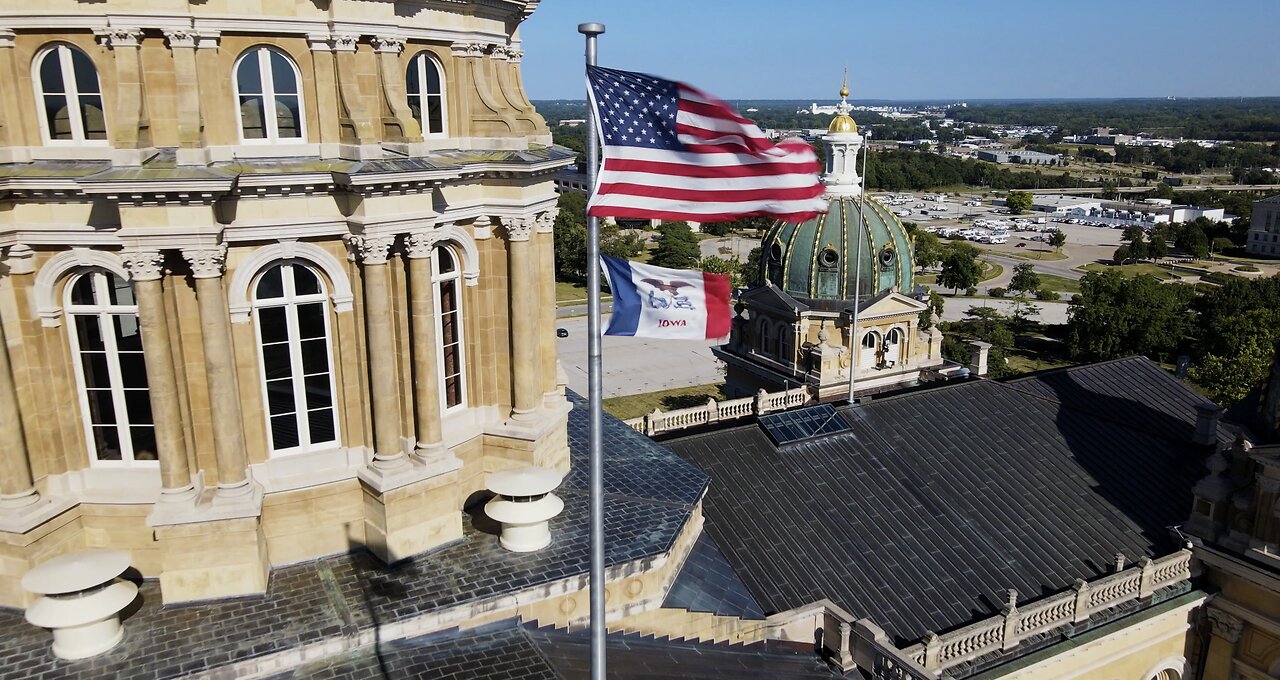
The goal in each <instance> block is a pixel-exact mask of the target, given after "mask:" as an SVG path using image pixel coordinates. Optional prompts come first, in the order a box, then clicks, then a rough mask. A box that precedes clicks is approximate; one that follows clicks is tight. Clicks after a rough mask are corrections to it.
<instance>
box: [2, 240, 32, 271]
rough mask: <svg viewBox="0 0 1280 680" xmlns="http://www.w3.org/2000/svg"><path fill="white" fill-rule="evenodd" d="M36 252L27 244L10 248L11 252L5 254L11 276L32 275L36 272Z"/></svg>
mask: <svg viewBox="0 0 1280 680" xmlns="http://www.w3.org/2000/svg"><path fill="white" fill-rule="evenodd" d="M35 256H36V251H34V250H32V249H31V246H29V245H27V244H25V243H15V244H13V245H11V246H9V252H8V253H5V256H4V263H5V266H7V267H8V268H9V274H30V273H31V272H34V271H35V270H36V260H35Z"/></svg>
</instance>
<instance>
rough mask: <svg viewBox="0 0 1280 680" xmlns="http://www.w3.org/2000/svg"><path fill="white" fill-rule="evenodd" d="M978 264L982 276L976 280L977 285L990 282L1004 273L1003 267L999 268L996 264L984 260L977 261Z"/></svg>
mask: <svg viewBox="0 0 1280 680" xmlns="http://www.w3.org/2000/svg"><path fill="white" fill-rule="evenodd" d="M979 262H980V263H982V276H981V277H979V278H978V283H982V282H983V281H990V280H991V279H994V278H995V277H997V276H1000V275H1001V274H1003V273H1004V267H1001V266H1000V265H999V264H998V263H995V262H988V261H986V260H979Z"/></svg>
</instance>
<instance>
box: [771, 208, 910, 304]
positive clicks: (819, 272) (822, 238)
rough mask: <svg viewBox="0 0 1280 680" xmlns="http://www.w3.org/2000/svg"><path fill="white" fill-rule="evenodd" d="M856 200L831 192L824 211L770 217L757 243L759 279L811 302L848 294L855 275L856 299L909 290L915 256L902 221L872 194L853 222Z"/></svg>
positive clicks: (849, 297)
mask: <svg viewBox="0 0 1280 680" xmlns="http://www.w3.org/2000/svg"><path fill="white" fill-rule="evenodd" d="M860 200H861V197H859V196H831V197H830V198H829V199H828V206H829V208H828V211H827V213H826V214H825V215H819V216H817V217H815V218H813V219H809V220H806V221H804V222H800V223H794V222H777V223H775V224H774V225H773V227H772V228H771V229H770V230H769V233H768V235H766V236H765V239H764V242H763V243H762V244H761V253H760V267H761V269H762V270H763V271H762V273H763V277H764V279H765V280H767V281H771V282H772V283H773V285H775V286H777V287H779V288H781V289H782V290H784V291H786V292H787V294H788V295H790V296H791V297H794V298H796V299H798V300H800V301H803V302H805V303H806V304H809V305H810V306H813V307H817V308H828V307H829V308H836V307H838V306H842V305H835V304H831V303H833V302H844V301H851V300H853V298H854V282H855V277H860V278H861V280H862V281H861V284H860V285H859V286H858V292H857V294H858V297H859V298H860V299H862V300H866V299H868V298H872V297H875V296H876V295H878V294H880V293H882V292H884V291H886V290H889V289H891V288H897V289H898V290H899V291H900V292H903V293H906V294H911V292H912V291H913V290H914V289H915V281H914V279H913V275H912V272H913V270H914V267H915V257H914V253H913V252H912V247H911V237H910V236H908V235H907V229H906V227H904V226H902V222H900V221H898V218H897V216H895V215H894V214H893V212H891V211H890V210H889V209H888V208H887V207H885V206H884V205H883V204H882V203H880V202H879V201H877V200H876V199H874V198H870V199H868V200H867V201H866V205H865V206H864V209H863V212H862V225H861V227H859V226H858V203H859V201H860ZM855 262H859V263H860V264H858V265H856V266H855V264H854V263H855ZM824 302H825V303H827V304H823V303H824ZM815 303H817V304H815Z"/></svg>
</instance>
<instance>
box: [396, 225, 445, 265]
mask: <svg viewBox="0 0 1280 680" xmlns="http://www.w3.org/2000/svg"><path fill="white" fill-rule="evenodd" d="M442 239H443V237H442V235H441V234H440V233H439V232H437V231H435V230H434V229H432V230H428V231H414V232H410V233H408V234H405V236H404V251H405V253H406V254H408V255H409V259H412V260H418V259H422V258H424V257H431V251H432V250H434V249H435V247H436V244H437V243H439V242H440V241H441V240H442Z"/></svg>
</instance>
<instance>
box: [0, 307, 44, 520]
mask: <svg viewBox="0 0 1280 680" xmlns="http://www.w3.org/2000/svg"><path fill="white" fill-rule="evenodd" d="M39 502H40V494H39V493H38V492H37V491H36V487H35V481H34V480H33V479H32V477H31V460H30V459H29V458H28V457H27V440H26V437H25V436H24V435H23V431H22V414H21V413H20V412H19V410H18V390H17V385H16V384H15V383H14V380H13V371H12V369H11V367H10V365H9V344H8V342H7V341H6V340H5V333H4V324H2V323H0V517H3V516H5V515H7V514H10V513H16V512H17V511H20V510H21V509H22V508H25V507H28V506H31V505H34V504H36V503H39Z"/></svg>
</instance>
